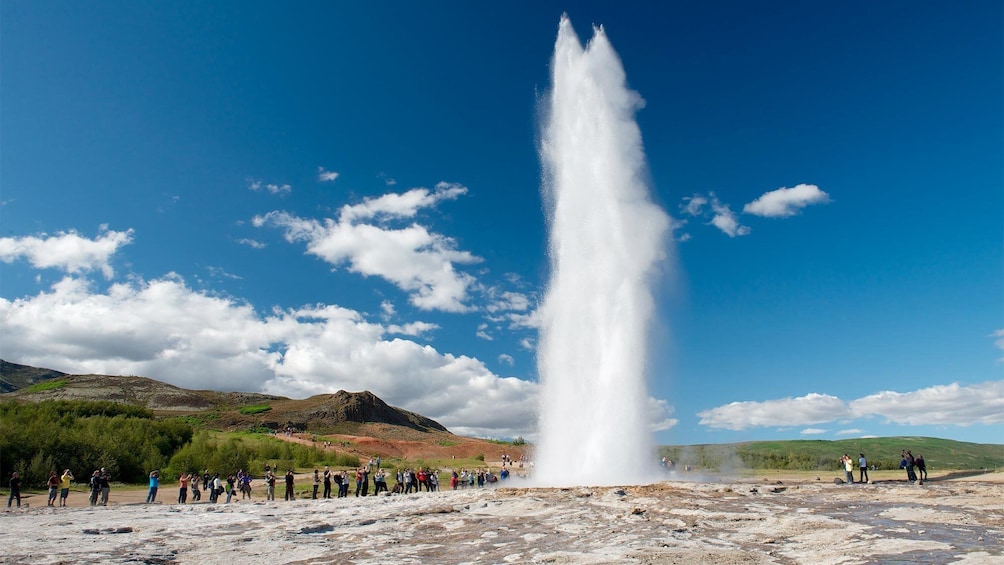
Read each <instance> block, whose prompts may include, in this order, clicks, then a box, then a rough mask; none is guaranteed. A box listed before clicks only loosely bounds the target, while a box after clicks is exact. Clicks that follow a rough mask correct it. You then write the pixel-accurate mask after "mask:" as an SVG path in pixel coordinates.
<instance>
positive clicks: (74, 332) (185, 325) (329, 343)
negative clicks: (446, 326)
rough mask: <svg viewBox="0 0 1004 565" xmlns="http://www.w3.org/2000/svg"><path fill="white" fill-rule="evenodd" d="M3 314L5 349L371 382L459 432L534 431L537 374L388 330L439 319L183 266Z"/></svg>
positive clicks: (190, 372) (282, 384)
mask: <svg viewBox="0 0 1004 565" xmlns="http://www.w3.org/2000/svg"><path fill="white" fill-rule="evenodd" d="M0 321H2V325H3V327H4V339H3V341H2V343H0V356H2V357H3V358H4V359H11V360H17V362H19V363H26V364H29V365H35V366H40V367H48V368H53V369H57V370H62V371H67V372H73V373H88V372H93V373H104V374H122V375H142V376H148V377H152V378H156V379H159V380H163V381H165V382H169V383H172V384H175V385H179V386H184V387H189V388H208V389H217V390H247V391H263V392H268V393H272V394H281V395H285V396H292V397H305V396H308V395H312V394H317V393H322V392H335V391H337V390H339V389H344V390H349V391H361V390H369V391H371V392H373V393H374V394H376V395H377V396H379V397H380V398H382V399H384V400H385V401H386V402H388V403H389V404H391V405H394V406H400V407H403V408H406V409H408V410H413V411H415V412H418V413H420V414H423V415H425V416H428V417H430V418H433V419H435V420H437V421H439V422H440V423H442V424H443V425H445V426H447V427H449V428H450V429H451V430H453V431H455V432H459V433H468V434H474V435H492V436H495V437H512V436H515V435H523V436H527V435H529V434H530V432H531V430H530V425H531V422H532V420H533V411H534V410H535V409H536V391H537V385H536V384H535V383H531V382H527V381H522V380H519V379H515V378H501V377H499V376H497V375H495V374H493V373H492V372H491V371H489V370H488V369H487V368H486V367H485V366H484V364H483V363H482V362H481V361H479V360H477V359H473V358H470V357H466V356H455V355H451V354H448V353H441V352H439V351H437V350H436V349H434V348H433V347H431V346H428V345H422V344H419V343H416V342H414V341H410V340H406V339H400V338H393V337H389V336H388V334H390V333H392V330H396V331H398V332H404V333H407V332H417V331H426V330H429V329H432V327H433V326H432V325H429V324H426V325H422V323H419V322H416V323H414V324H412V325H406V326H393V327H385V326H383V325H381V324H379V323H373V322H370V321H368V320H366V319H365V317H364V316H363V315H362V314H360V313H358V312H355V311H353V310H348V309H345V308H341V307H338V306H330V305H329V306H325V305H316V306H309V307H303V308H299V309H291V310H282V311H274V312H271V313H269V314H268V315H262V314H260V313H258V312H256V311H255V309H254V308H253V307H251V306H250V305H248V304H244V303H242V302H239V301H236V300H233V299H230V298H222V297H217V296H211V295H209V294H206V293H203V292H198V291H194V290H192V289H190V288H189V287H188V286H187V285H186V284H185V282H184V281H183V280H182V279H181V278H180V277H178V276H176V275H170V276H167V277H164V278H162V279H157V280H152V281H149V282H143V281H137V282H130V283H123V284H115V285H112V286H111V287H110V288H109V289H108V291H107V292H104V293H98V292H94V291H92V289H91V287H90V286H89V284H88V283H87V282H86V281H84V280H82V279H79V278H73V277H67V278H64V279H63V280H62V281H60V282H59V283H57V284H55V285H53V286H52V287H51V289H49V290H48V291H45V292H41V293H39V294H38V295H37V296H31V297H24V298H19V299H15V300H6V299H3V298H0Z"/></svg>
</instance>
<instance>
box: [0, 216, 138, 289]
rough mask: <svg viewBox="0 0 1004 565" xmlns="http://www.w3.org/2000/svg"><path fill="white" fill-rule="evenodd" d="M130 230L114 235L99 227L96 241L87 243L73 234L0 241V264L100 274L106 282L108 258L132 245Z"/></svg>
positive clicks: (84, 238) (65, 233)
mask: <svg viewBox="0 0 1004 565" xmlns="http://www.w3.org/2000/svg"><path fill="white" fill-rule="evenodd" d="M132 237H133V230H131V229H130V230H126V231H114V230H108V229H107V227H106V226H101V234H100V235H99V236H98V237H97V238H96V239H88V238H86V237H83V236H81V235H80V234H78V233H77V232H75V231H72V230H71V231H67V232H59V233H57V234H55V235H47V234H41V235H39V236H27V237H20V238H18V237H4V238H0V261H3V262H4V263H12V262H14V261H15V260H17V259H26V260H27V261H28V262H29V263H31V264H32V266H34V267H36V268H39V269H49V268H54V269H61V270H63V271H66V272H67V273H83V272H89V271H94V270H100V271H101V272H102V273H103V274H104V276H105V278H108V279H110V278H112V276H113V275H114V273H115V271H114V269H113V268H112V265H111V257H112V255H114V254H115V253H116V252H117V251H118V250H119V248H120V247H122V246H124V245H128V244H130V243H132Z"/></svg>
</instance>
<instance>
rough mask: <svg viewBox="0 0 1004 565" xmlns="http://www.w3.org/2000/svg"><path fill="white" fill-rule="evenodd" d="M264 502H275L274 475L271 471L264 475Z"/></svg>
mask: <svg viewBox="0 0 1004 565" xmlns="http://www.w3.org/2000/svg"><path fill="white" fill-rule="evenodd" d="M265 500H273V501H274V500H275V474H273V473H272V471H268V472H266V473H265Z"/></svg>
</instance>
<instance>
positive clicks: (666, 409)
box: [648, 396, 679, 432]
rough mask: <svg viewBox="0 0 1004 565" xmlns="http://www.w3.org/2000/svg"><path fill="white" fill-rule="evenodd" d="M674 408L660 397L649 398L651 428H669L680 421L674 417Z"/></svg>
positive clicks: (660, 429)
mask: <svg viewBox="0 0 1004 565" xmlns="http://www.w3.org/2000/svg"><path fill="white" fill-rule="evenodd" d="M673 412H674V409H673V407H672V406H670V405H669V403H668V402H666V401H665V400H662V399H659V398H652V397H651V396H650V397H649V398H648V418H649V429H650V430H651V431H653V432H661V431H665V430H668V429H670V428H672V427H673V426H675V425H676V424H677V423H679V420H677V419H676V418H673V417H672V415H673Z"/></svg>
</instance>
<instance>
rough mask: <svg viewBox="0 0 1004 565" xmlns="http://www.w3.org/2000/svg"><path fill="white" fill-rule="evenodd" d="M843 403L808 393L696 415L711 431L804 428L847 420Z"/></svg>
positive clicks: (835, 399) (727, 405)
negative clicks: (770, 427) (753, 428)
mask: <svg viewBox="0 0 1004 565" xmlns="http://www.w3.org/2000/svg"><path fill="white" fill-rule="evenodd" d="M849 413H850V412H849V410H848V409H847V405H846V404H845V403H844V401H842V400H840V399H839V398H837V397H835V396H830V395H828V394H816V393H810V394H807V395H805V396H800V397H798V398H782V399H779V400H766V401H763V402H749V401H747V402H733V403H731V404H726V405H724V406H719V407H717V408H712V409H710V410H705V411H703V412H698V413H697V415H698V416H700V418H701V424H703V425H705V426H708V427H711V428H721V429H726V430H745V429H746V428H751V427H763V426H805V425H810V424H821V423H823V422H830V421H833V420H836V419H842V418H846V417H847V416H848V415H849Z"/></svg>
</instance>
